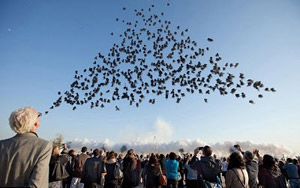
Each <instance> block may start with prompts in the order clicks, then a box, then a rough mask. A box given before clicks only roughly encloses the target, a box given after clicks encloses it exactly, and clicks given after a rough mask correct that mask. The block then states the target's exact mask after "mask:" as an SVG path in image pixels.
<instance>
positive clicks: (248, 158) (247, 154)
mask: <svg viewBox="0 0 300 188" xmlns="http://www.w3.org/2000/svg"><path fill="white" fill-rule="evenodd" d="M244 157H245V159H246V161H252V160H253V159H254V155H253V153H252V152H250V151H245V152H244Z"/></svg>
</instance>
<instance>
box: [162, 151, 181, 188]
mask: <svg viewBox="0 0 300 188" xmlns="http://www.w3.org/2000/svg"><path fill="white" fill-rule="evenodd" d="M164 165H165V167H166V169H167V174H166V176H167V179H168V183H167V187H168V188H177V187H178V167H179V162H178V161H177V160H176V154H175V153H174V152H171V153H170V154H169V159H168V160H166V161H165V163H164Z"/></svg>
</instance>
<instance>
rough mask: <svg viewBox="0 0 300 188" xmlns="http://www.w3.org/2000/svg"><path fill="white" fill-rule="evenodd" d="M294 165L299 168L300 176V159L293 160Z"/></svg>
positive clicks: (299, 173)
mask: <svg viewBox="0 0 300 188" xmlns="http://www.w3.org/2000/svg"><path fill="white" fill-rule="evenodd" d="M293 164H294V165H296V166H297V167H298V175H299V176H300V158H299V159H293Z"/></svg>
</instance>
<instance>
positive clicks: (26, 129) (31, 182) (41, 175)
mask: <svg viewBox="0 0 300 188" xmlns="http://www.w3.org/2000/svg"><path fill="white" fill-rule="evenodd" d="M40 115H41V114H40V113H38V112H37V111H36V110H34V109H33V108H31V107H24V108H20V109H17V110H15V111H13V112H12V113H11V115H10V117H9V124H10V127H11V129H12V130H13V131H14V132H16V133H17V134H16V135H15V136H14V137H12V138H9V139H6V140H1V141H0V169H1V170H0V187H39V188H44V187H45V188H46V187H48V181H49V161H50V157H51V152H52V143H51V142H48V141H46V140H43V139H41V138H38V136H37V133H36V130H37V128H38V127H39V125H40Z"/></svg>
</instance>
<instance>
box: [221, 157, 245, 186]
mask: <svg viewBox="0 0 300 188" xmlns="http://www.w3.org/2000/svg"><path fill="white" fill-rule="evenodd" d="M225 182H226V187H230V188H249V177H248V173H247V170H246V166H245V162H244V161H243V158H242V156H241V154H240V153H238V152H233V153H232V154H231V155H230V156H229V163H228V170H227V172H226V181H225Z"/></svg>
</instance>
